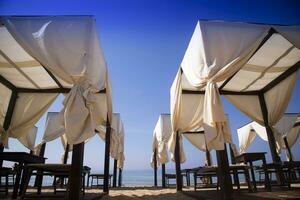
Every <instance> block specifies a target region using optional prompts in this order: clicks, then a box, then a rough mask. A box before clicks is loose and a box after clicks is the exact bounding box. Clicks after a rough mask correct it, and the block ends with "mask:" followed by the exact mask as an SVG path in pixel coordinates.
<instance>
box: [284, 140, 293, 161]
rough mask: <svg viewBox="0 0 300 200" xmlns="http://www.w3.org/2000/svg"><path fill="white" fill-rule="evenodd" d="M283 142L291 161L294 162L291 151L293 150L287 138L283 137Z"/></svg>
mask: <svg viewBox="0 0 300 200" xmlns="http://www.w3.org/2000/svg"><path fill="white" fill-rule="evenodd" d="M283 141H284V144H285V148H286V150H287V152H288V154H289V161H293V154H292V151H291V148H290V145H289V143H288V141H287V138H286V136H285V137H283Z"/></svg>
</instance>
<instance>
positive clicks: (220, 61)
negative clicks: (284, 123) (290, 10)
mask: <svg viewBox="0 0 300 200" xmlns="http://www.w3.org/2000/svg"><path fill="white" fill-rule="evenodd" d="M299 33H300V26H281V25H267V24H254V23H239V22H222V21H199V22H198V23H197V25H196V28H195V31H194V33H193V36H192V38H191V40H190V43H189V45H188V48H187V50H186V52H185V55H184V58H183V60H182V62H181V64H180V68H179V70H178V72H177V75H176V78H175V80H174V82H173V85H172V88H171V121H172V129H173V131H174V133H173V134H172V141H173V143H174V145H175V144H177V145H175V146H176V148H175V149H174V152H173V153H174V157H175V160H176V163H177V164H176V166H177V170H176V171H177V173H178V175H179V171H180V170H179V169H180V161H181V162H182V161H183V160H184V158H183V157H181V156H180V149H181V148H180V147H181V145H180V144H181V133H182V132H186V131H195V129H196V128H197V127H203V128H204V130H205V139H206V142H207V147H208V149H209V150H211V149H216V150H217V160H218V166H219V167H218V169H219V179H220V181H219V182H220V186H221V191H222V197H223V198H224V199H230V198H232V184H231V179H230V176H229V173H228V159H227V157H226V153H225V152H224V143H225V142H228V139H229V137H228V136H229V134H228V133H227V131H226V130H228V129H227V128H226V127H227V124H226V117H225V114H224V109H223V105H222V101H221V96H220V95H224V96H225V98H226V99H228V100H229V101H230V102H231V103H232V104H234V105H235V106H236V107H237V108H238V109H240V110H241V111H242V112H243V113H245V114H246V115H247V116H249V117H250V118H251V119H253V120H254V121H256V122H258V123H259V124H261V125H263V126H265V127H266V130H267V136H268V141H269V146H270V149H271V154H272V159H273V162H280V158H279V156H278V154H277V152H276V143H275V138H274V134H273V131H272V129H271V128H270V127H271V126H273V125H274V124H276V123H277V122H278V121H279V120H280V118H281V117H282V116H283V114H284V112H285V110H286V107H287V105H288V102H289V100H290V97H291V94H292V91H293V88H294V84H295V82H296V79H297V72H298V69H299V66H300V62H299V61H300V50H299V48H300V34H299ZM177 185H178V190H181V185H182V184H181V183H180V179H178V180H177Z"/></svg>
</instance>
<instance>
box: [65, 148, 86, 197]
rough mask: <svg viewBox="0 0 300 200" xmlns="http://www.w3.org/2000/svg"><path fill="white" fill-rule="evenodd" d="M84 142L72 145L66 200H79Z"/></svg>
mask: <svg viewBox="0 0 300 200" xmlns="http://www.w3.org/2000/svg"><path fill="white" fill-rule="evenodd" d="M83 154H84V142H82V143H80V144H76V145H73V154H72V165H71V171H70V176H69V194H68V199H72V200H79V199H81V198H80V192H81V186H82V168H83Z"/></svg>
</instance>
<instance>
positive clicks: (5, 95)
mask: <svg viewBox="0 0 300 200" xmlns="http://www.w3.org/2000/svg"><path fill="white" fill-rule="evenodd" d="M10 97H11V90H10V89H8V88H7V87H5V86H4V85H3V84H1V83H0V126H1V128H3V123H4V119H5V116H6V111H7V108H8V104H9V101H10Z"/></svg>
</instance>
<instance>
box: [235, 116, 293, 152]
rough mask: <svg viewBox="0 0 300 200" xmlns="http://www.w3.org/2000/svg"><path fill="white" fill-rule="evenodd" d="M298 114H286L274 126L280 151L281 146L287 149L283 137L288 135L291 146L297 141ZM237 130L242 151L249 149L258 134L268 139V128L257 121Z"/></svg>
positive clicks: (265, 139)
mask: <svg viewBox="0 0 300 200" xmlns="http://www.w3.org/2000/svg"><path fill="white" fill-rule="evenodd" d="M297 115H298V114H286V115H284V116H283V117H282V118H281V119H280V120H279V121H278V122H277V123H276V124H275V125H274V126H273V127H272V130H273V133H274V137H275V140H276V147H277V151H278V152H279V151H280V149H281V148H283V149H286V146H285V144H284V141H283V137H285V136H286V137H287V139H288V144H289V145H290V146H293V144H294V143H295V142H296V140H297V137H298V134H299V129H298V127H294V124H295V123H296V121H297ZM237 132H238V138H239V146H240V153H245V152H246V151H247V149H248V148H249V146H250V145H251V143H252V142H253V141H254V139H255V138H256V136H257V135H258V136H259V137H260V138H261V139H263V140H264V141H268V135H267V132H266V128H265V127H264V126H262V125H260V124H258V123H257V122H251V123H249V124H247V125H245V126H243V127H241V128H239V129H238V130H237Z"/></svg>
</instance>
